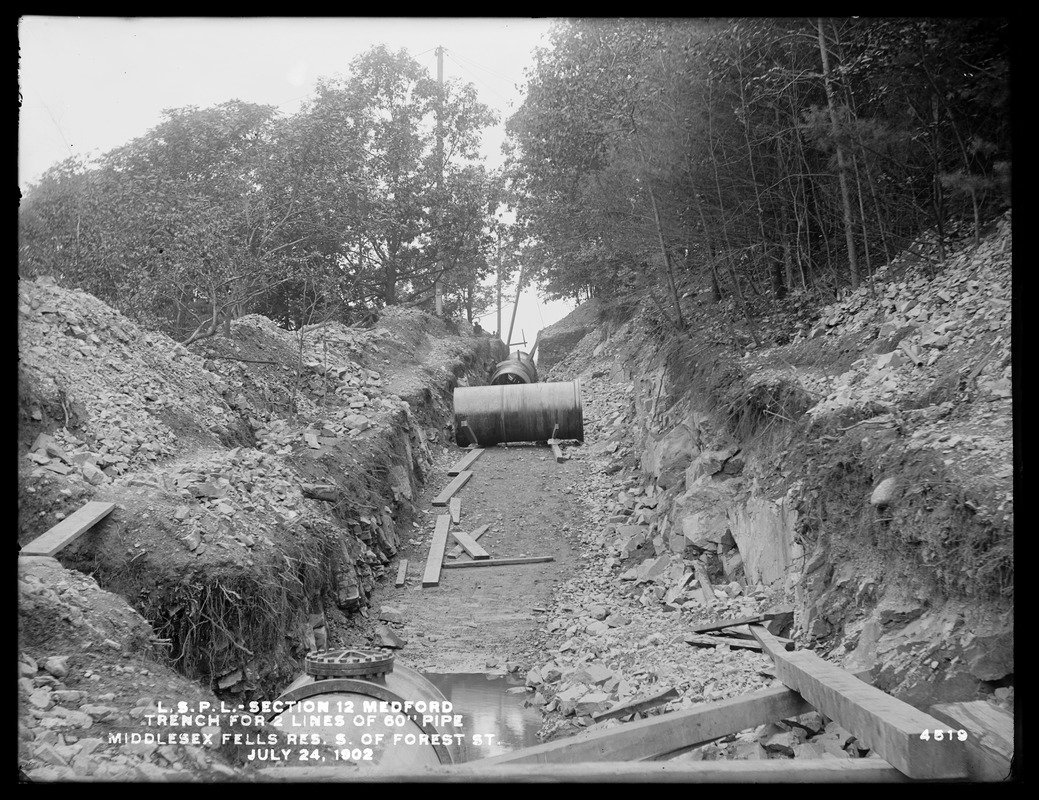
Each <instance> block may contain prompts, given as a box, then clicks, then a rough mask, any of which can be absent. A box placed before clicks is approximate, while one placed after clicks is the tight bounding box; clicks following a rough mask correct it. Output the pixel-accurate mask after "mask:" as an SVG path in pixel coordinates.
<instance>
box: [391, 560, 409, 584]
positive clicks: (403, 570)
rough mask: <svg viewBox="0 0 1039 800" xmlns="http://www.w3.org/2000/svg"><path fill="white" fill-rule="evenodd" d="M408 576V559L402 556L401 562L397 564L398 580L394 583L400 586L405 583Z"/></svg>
mask: <svg viewBox="0 0 1039 800" xmlns="http://www.w3.org/2000/svg"><path fill="white" fill-rule="evenodd" d="M407 577H408V559H406V558H402V559H401V560H400V563H399V564H398V565H397V580H396V581H394V583H393V585H394V586H397V587H400V586H403V585H404V582H405V580H406V579H407Z"/></svg>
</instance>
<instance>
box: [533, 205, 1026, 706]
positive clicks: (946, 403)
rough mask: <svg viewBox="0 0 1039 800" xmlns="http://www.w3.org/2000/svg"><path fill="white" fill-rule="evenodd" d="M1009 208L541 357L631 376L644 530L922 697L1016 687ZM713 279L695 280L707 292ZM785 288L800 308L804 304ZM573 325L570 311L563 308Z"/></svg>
mask: <svg viewBox="0 0 1039 800" xmlns="http://www.w3.org/2000/svg"><path fill="white" fill-rule="evenodd" d="M1011 245H1012V226H1011V218H1010V215H1009V213H1008V214H1007V215H1005V217H1004V218H1002V219H1001V220H1000V221H999V222H998V224H996V225H994V226H992V228H991V230H990V231H989V232H988V235H987V236H986V237H985V238H984V239H983V240H982V241H981V243H980V244H979V245H977V246H976V245H974V243H973V242H972V241H971V240H970V239H969V238H967V239H964V240H963V241H961V242H960V243H959V244H958V245H957V246H956V247H954V248H953V249H952V250H950V251H949V252H948V255H947V257H946V258H945V260H944V261H942V262H939V261H938V260H937V248H936V247H935V246H934V244H933V242H930V243H929V242H928V241H927V240H926V239H925V240H922V241H921V242H919V243H917V245H916V246H915V247H914V249H913V251H911V252H907V253H906V254H904V255H903V256H900V257H899V258H897V259H895V260H894V261H892V263H891V264H888V265H886V266H885V267H883V268H882V269H879V270H877V271H876V274H875V275H873V277H872V280H871V281H869V282H867V283H866V284H864V285H863V286H861V287H860V288H859V289H858V290H857V291H855V292H853V293H850V294H848V295H846V296H844V297H842V298H841V300H840V301H838V302H836V303H833V304H831V305H829V306H826V307H823V308H820V309H815V310H813V309H812V307H811V305H810V303H808V302H806V298H804V299H801V300H798V299H797V298H794V299H792V300H791V301H790V302H788V303H786V304H782V305H780V306H777V307H776V309H774V310H772V311H771V312H769V311H768V309H763V310H764V311H765V312H766V313H764V314H763V315H762V316H761V317H759V318H758V319H757V321H756V322H757V327H758V331H759V332H760V333H759V336H760V337H761V338H762V346H761V347H758V348H755V347H752V346H746V347H745V349H741V350H739V351H735V352H734V351H733V349H732V347H731V344H730V342H731V341H732V340H733V339H732V333H733V332H734V330H735V332H736V334H737V339H738V340H740V341H743V342H747V343H749V341H750V338H751V337H750V336H749V335H744V332H743V331H740V330H737V329H738V328H740V326H741V321H740V320H739V318H738V317H737V315H736V313H735V310H736V307H735V305H734V304H732V303H731V301H730V302H729V304H727V305H722V306H717V305H711V304H708V303H705V302H702V301H700V300H699V299H698V297H697V295H696V294H695V293H694V292H689V293H688V297H687V299H686V301H685V302H686V307H684V309H683V311H684V313H685V314H686V317H687V319H690V320H692V323H691V325H690V330H689V331H687V332H686V333H685V334H682V335H677V336H676V335H674V333H673V332H669V331H668V330H666V328H665V326H663V325H662V324H661V321H660V320H659V319H655V317H658V316H659V315H657V314H655V313H654V310H653V307H652V306H651V305H648V304H647V305H645V306H643V307H642V308H641V310H640V312H639V313H638V314H637V315H636V316H635V317H634V318H633V319H628V320H625V319H624V318H623V317H618V316H617V315H614V316H612V317H611V312H610V310H609V309H604V311H603V313H602V314H601V315H600V324H599V326H598V327H596V328H595V329H594V330H592V331H591V332H590V333H588V334H587V335H586V336H585V337H584V338H583V339H582V340H581V341H580V342H579V343H578V344H577V345H576V346H575V347H574V348H573V350H572V351H571V352H570V353H569V354H568V355H566V356H565V357H564V358H562V359H561V360H560V361H559V362H558V363H557V365H556V366H555V367H554V368H553V369H552V370H550V371H549V372H548V374H547V377H546V379H547V380H552V379H555V376H562V375H567V376H569V375H574V374H577V375H581V376H582V377H583V378H584V379H586V380H589V379H592V378H593V377H594V376H595V375H601V374H604V368H603V366H602V364H603V363H604V361H605V362H606V363H608V364H609V366H608V367H607V368H606V370H605V372H608V373H609V374H610V376H611V379H612V380H614V381H631V382H632V383H633V385H634V395H633V401H632V402H633V411H634V420H633V425H634V426H635V442H634V444H633V446H632V448H631V450H630V451H626V449H625V448H623V447H621V448H618V449H617V450H616V451H615V456H616V463H617V467H616V469H618V470H620V471H621V474H631V475H637V476H638V477H639V479H640V483H641V485H643V486H646V487H649V486H652V487H653V490H654V491H656V492H660V493H661V494H660V495H659V497H660V501H659V502H658V503H657V507H656V510H655V513H654V515H653V517H652V520H653V522H652V526H651V527H652V531H651V533H650V535H654V534H655V535H656V536H657V537H658V538H659V540H660V541H661V542H662V546H664V547H666V549H667V550H669V551H670V552H672V553H677V554H681V555H682V556H683V557H685V558H686V559H692V560H695V561H697V562H698V563H699V564H701V565H702V567H703V569H704V570H706V571H707V572H708V573H709V574H710V575H712V576H713V577H714V579H715V580H717V581H719V582H728V581H732V580H739V581H741V582H745V583H746V584H748V585H755V584H757V583H759V582H760V583H763V584H764V585H767V586H770V587H772V588H779V589H783V590H785V591H786V592H787V593H788V596H789V598H790V600H791V601H794V602H795V604H796V609H797V615H796V628H795V631H796V635H797V638H798V640H799V641H800V642H801V644H802V646H811V647H813V648H814V649H816V650H817V651H819V652H821V653H824V654H827V655H828V656H829V657H831V658H833V659H835V660H837V661H838V662H841V663H843V664H845V665H846V666H848V667H849V668H850V669H853V670H856V671H858V670H863V669H866V670H869V671H870V672H871V674H872V676H873V680H874V682H875V683H876V684H877V685H878V686H880V687H881V688H883V689H885V690H888V691H890V692H892V693H894V694H896V695H898V696H900V697H902V698H903V699H906V700H908V701H910V702H913V703H915V704H918V705H920V706H921V707H926V706H927V705H928V704H929V703H933V702H938V701H941V700H944V699H964V698H966V697H973V696H975V695H979V694H982V695H987V696H992V693H993V692H994V691H998V693H999V694H998V696H999V697H1000V698H1002V699H1003V700H1006V698H1007V697H1011V698H1012V686H1013V672H1014V658H1013V597H1014V592H1013V574H1014V561H1013V516H1014V515H1013V475H1014V469H1013V465H1014V455H1015V454H1014V447H1013V433H1014V417H1013V405H1012V387H1013V383H1012V379H1013V374H1012V363H1011V356H1012V352H1013V351H1012V337H1011V322H1012V320H1011V289H1012V280H1011V277H1012V276H1011V273H1012V246H1011ZM700 296H703V295H700ZM791 309H793V310H791ZM562 327H566V325H565V321H564V324H563V325H562Z"/></svg>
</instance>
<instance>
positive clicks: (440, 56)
mask: <svg viewBox="0 0 1039 800" xmlns="http://www.w3.org/2000/svg"><path fill="white" fill-rule="evenodd" d="M436 52H437V87H438V90H437V192H436V195H435V198H434V200H435V202H436V203H437V204H438V205H437V208H436V209H435V211H434V213H433V219H435V220H436V221H437V226H436V227H437V267H438V270H439V271H438V273H437V279H436V285H435V296H436V312H437V316H438V317H442V316H444V273H443V269H444V256H443V253H442V252H441V249H442V242H441V240H440V237H441V235H442V231H441V230H440V225H439V223H440V207H439V203H440V202H441V199H440V189H441V187H442V185H443V182H444V123H443V117H444V48H443V47H441V46H439V45H438V46H437V51H436Z"/></svg>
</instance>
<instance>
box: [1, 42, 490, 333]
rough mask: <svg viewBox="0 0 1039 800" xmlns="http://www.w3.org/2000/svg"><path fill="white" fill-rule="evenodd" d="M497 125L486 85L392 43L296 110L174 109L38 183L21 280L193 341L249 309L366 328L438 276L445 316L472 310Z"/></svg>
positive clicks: (484, 249)
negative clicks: (488, 130) (85, 296)
mask: <svg viewBox="0 0 1039 800" xmlns="http://www.w3.org/2000/svg"><path fill="white" fill-rule="evenodd" d="M493 122H494V117H493V115H492V113H491V112H490V110H489V109H488V108H486V107H485V106H483V105H481V104H480V103H479V102H477V99H476V94H475V91H474V89H473V87H472V86H470V85H461V84H458V83H456V82H451V81H449V82H446V83H444V84H443V85H442V86H441V84H439V83H438V82H437V81H436V80H434V79H431V78H430V77H429V76H428V75H427V74H426V71H425V70H424V69H423V68H422V67H421V66H420V65H419V64H418V63H417V62H415V61H414V60H413V59H411V57H410V56H408V55H407V54H406V53H405V52H400V53H391V52H389V51H388V50H386V49H385V48H384V47H377V48H373V49H372V50H370V51H369V52H367V53H365V54H363V55H361V56H360V57H358V58H357V59H355V61H354V62H353V63H352V64H351V73H350V76H349V78H347V79H344V80H336V81H322V82H321V83H320V84H319V85H318V87H317V91H316V93H315V96H314V97H313V98H312V99H311V100H310V101H309V102H308V103H307V104H306V105H305V106H304V107H303V108H302V109H301V111H300V112H299V113H297V114H295V115H292V116H289V117H283V116H280V115H279V114H278V113H277V112H276V110H275V109H273V108H269V107H264V106H257V105H251V104H247V103H242V102H239V101H230V102H227V103H223V104H221V105H219V106H217V107H215V108H209V109H198V108H194V107H189V108H180V109H171V110H168V111H166V112H165V113H164V117H163V119H162V121H161V123H160V124H159V125H158V126H156V127H155V128H154V129H153V130H150V131H149V132H148V133H147V134H146V135H144V136H142V137H140V138H138V139H135V140H134V141H132V142H130V143H129V144H127V145H125V146H123V147H120V148H118V149H116V150H114V151H112V152H109V153H106V154H105V155H104V156H102V157H101V158H100V159H98V160H97V161H96V163H91V164H85V163H81V162H78V161H74V160H69V161H67V162H64V163H62V164H59V165H57V166H56V167H54V168H52V169H51V170H50V171H48V172H47V173H46V174H45V175H44V177H43V179H42V180H41V181H40V183H39V184H38V185H36V186H34V187H32V188H31V189H30V191H29V192H27V194H26V196H25V197H24V199H23V203H22V206H21V209H20V213H19V272H20V275H22V276H26V277H30V276H33V275H41V274H46V275H51V276H53V277H54V278H55V279H57V280H58V281H59V282H61V283H63V284H66V285H69V286H79V287H81V288H83V289H86V290H87V291H90V292H91V293H93V294H95V295H97V296H98V297H101V298H102V299H104V300H106V301H108V302H110V303H112V304H113V305H115V306H116V307H118V308H119V309H120V310H121V311H123V312H125V313H127V314H129V315H130V316H132V317H134V318H136V319H138V320H140V321H142V322H145V323H146V324H149V325H152V326H154V327H158V328H160V329H163V330H166V331H167V332H169V333H171V334H173V335H175V336H178V337H179V338H182V339H184V340H185V341H192V340H195V339H198V338H202V337H204V336H207V335H211V334H213V333H215V332H217V330H218V329H220V328H223V329H225V330H226V329H229V325H230V320H231V319H232V318H233V317H234V316H237V315H240V314H242V313H247V312H259V313H263V314H266V315H267V316H269V317H271V318H272V319H274V320H275V321H277V322H278V323H280V324H282V325H284V326H286V327H289V328H295V327H298V326H299V325H301V324H304V323H307V322H313V321H317V320H319V319H327V318H331V317H338V318H340V319H344V320H346V321H354V320H357V319H360V318H363V317H364V316H365V315H367V314H368V313H369V312H370V311H371V310H374V309H378V308H380V307H382V306H385V305H392V304H397V303H412V302H416V301H421V300H423V299H426V298H431V297H432V290H433V285H434V282H435V281H436V280H437V279H438V278H439V279H441V282H442V286H443V307H444V311H445V313H449V314H467V315H469V317H470V318H471V317H472V315H473V313H474V311H475V312H479V311H480V310H481V309H480V308H479V307H478V304H479V303H480V302H481V300H483V301H486V299H487V298H486V296H485V295H481V293H480V292H479V291H478V289H479V286H480V284H481V283H482V281H483V279H484V277H485V276H486V275H487V274H488V272H489V271H490V270H491V268H492V267H491V263H492V262H493V260H494V256H495V254H496V253H497V245H496V240H495V239H494V238H493V237H492V233H491V229H490V226H489V223H488V215H489V210H494V209H495V208H496V207H497V205H498V199H497V198H498V197H499V195H500V194H501V190H500V188H499V187H500V184H501V180H500V178H498V177H497V176H495V175H493V174H488V172H487V170H486V169H485V168H483V167H482V166H480V165H479V164H478V163H477V161H476V155H477V152H476V150H477V145H478V143H479V137H480V131H481V130H482V129H483V128H485V127H487V126H488V125H489V124H492V123H493ZM474 287H476V288H474Z"/></svg>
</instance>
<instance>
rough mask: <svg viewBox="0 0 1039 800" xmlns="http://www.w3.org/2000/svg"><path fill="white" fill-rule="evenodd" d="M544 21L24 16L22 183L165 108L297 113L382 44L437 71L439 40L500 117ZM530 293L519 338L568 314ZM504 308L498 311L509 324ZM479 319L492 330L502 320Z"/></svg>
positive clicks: (117, 139)
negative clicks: (250, 107) (329, 80)
mask: <svg viewBox="0 0 1039 800" xmlns="http://www.w3.org/2000/svg"><path fill="white" fill-rule="evenodd" d="M550 24H551V21H550V20H549V19H546V18H541V19H534V18H527V17H516V18H507V17H488V18H475V17H384V18H379V17H280V18H274V17H225V18H221V17H198V18H190V17H168V18H163V17H130V18H125V17H124V18H120V17H96V16H94V17H71V16H32V15H28V16H23V17H21V18H20V19H19V24H18V46H19V68H18V81H19V91H20V99H21V107H20V110H19V124H18V182H19V187H20V188H21V189H23V190H24V189H25V187H26V186H27V185H28V184H30V183H32V182H34V181H36V180H38V179H39V177H40V176H41V175H42V173H43V172H44V171H45V170H47V169H48V168H49V167H51V166H53V165H54V164H56V163H58V162H60V161H62V160H64V159H65V158H68V157H69V156H70V155H91V154H100V153H103V152H106V151H108V150H111V149H112V148H114V147H118V146H119V145H122V144H125V143H126V142H129V141H130V140H132V139H134V138H136V137H138V136H141V135H143V134H144V133H146V132H147V131H148V130H149V129H150V128H153V127H154V126H155V125H157V124H158V123H159V121H160V113H161V112H162V110H163V109H167V108H182V107H184V106H198V107H199V108H208V107H210V106H214V105H217V104H219V103H223V102H225V101H227V100H232V99H238V100H242V101H245V102H254V103H261V104H264V105H273V106H277V107H278V109H279V110H281V111H282V112H284V113H286V114H291V113H294V112H295V111H297V110H298V109H299V106H300V103H301V102H302V101H303V100H305V99H307V98H309V97H310V96H311V95H312V92H313V88H314V85H315V82H316V81H317V79H318V78H321V77H332V76H335V75H343V74H346V73H347V71H348V69H349V64H350V61H351V60H353V58H354V57H355V56H357V55H359V54H360V53H362V52H364V51H366V50H368V49H369V48H371V47H373V46H375V45H377V44H380V43H385V44H386V45H387V46H388V47H390V48H391V49H393V50H398V49H405V50H407V51H408V52H409V53H410V54H411V55H412V56H413V57H414V58H415V59H416V60H417V61H419V63H421V64H423V65H424V66H425V67H426V68H427V69H428V70H429V72H430V74H431V75H434V76H435V75H436V53H435V50H436V48H437V46H442V47H444V48H445V51H446V52H445V55H444V78H445V80H451V79H456V78H457V79H460V80H463V81H466V82H469V83H472V84H473V85H474V86H475V87H476V88H477V90H478V92H479V94H480V99H481V101H482V102H484V103H485V104H487V105H488V106H491V107H492V108H494V109H495V110H496V111H498V112H499V115H500V116H501V118H502V122H503V123H504V120H505V119H506V118H507V117H508V116H509V115H510V114H511V113H512V112H513V111H515V110H516V108H518V106H519V104H520V103H521V102H522V94H521V92H520V88H521V86H522V84H523V82H524V75H523V70H524V69H525V68H526V67H528V66H530V65H531V63H532V57H531V53H532V51H533V49H534V48H535V47H537V46H539V45H547V37H545V36H544V34H546V33H547V31H548V28H549V26H550ZM503 139H504V132H503V130H502V128H501V127H499V128H498V129H497V130H492V131H488V134H487V136H486V138H485V145H484V154H485V156H486V157H487V158H488V159H489V160H493V159H496V158H497V157H498V154H499V149H500V145H501V142H502V141H503ZM496 163H498V162H496V161H492V165H494V164H496ZM530 294H531V296H530V297H527V293H525V295H524V298H523V299H522V300H521V303H520V310H519V313H518V316H517V322H516V329H517V331H516V333H515V334H514V336H513V339H514V340H517V339H519V330H520V329H521V328H522V329H523V330H524V331H525V332H526V333H527V335H528V337H529V338H531V339H532V338H533V335H534V332H536V331H537V329H539V328H540V327H542V325H543V324H545V325H547V324H551V323H552V322H554V321H555V320H556V319H558V318H560V317H561V316H562V315H563V314H565V313H566V310H567V309H568V308H569V307H568V306H567V307H558V308H557V307H555V306H554V305H553V307H552V308H551V309H549V308H548V306H546V304H543V303H538V302H537V300H536V297H534V296H533V293H530ZM513 297H514V296H513ZM510 312H511V307H510V308H509V310H508V311H506V312H503V313H504V316H505V319H506V322H505V323H504V327H505V328H506V329H507V328H508V322H507V320H508V319H509V316H510ZM546 312H547V313H546ZM549 317H551V319H550V318H549ZM483 323H484V327H486V328H487V329H488V330H493V328H494V325H495V320H494V317H493V316H491V317H489V318H487V319H484V320H483Z"/></svg>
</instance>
